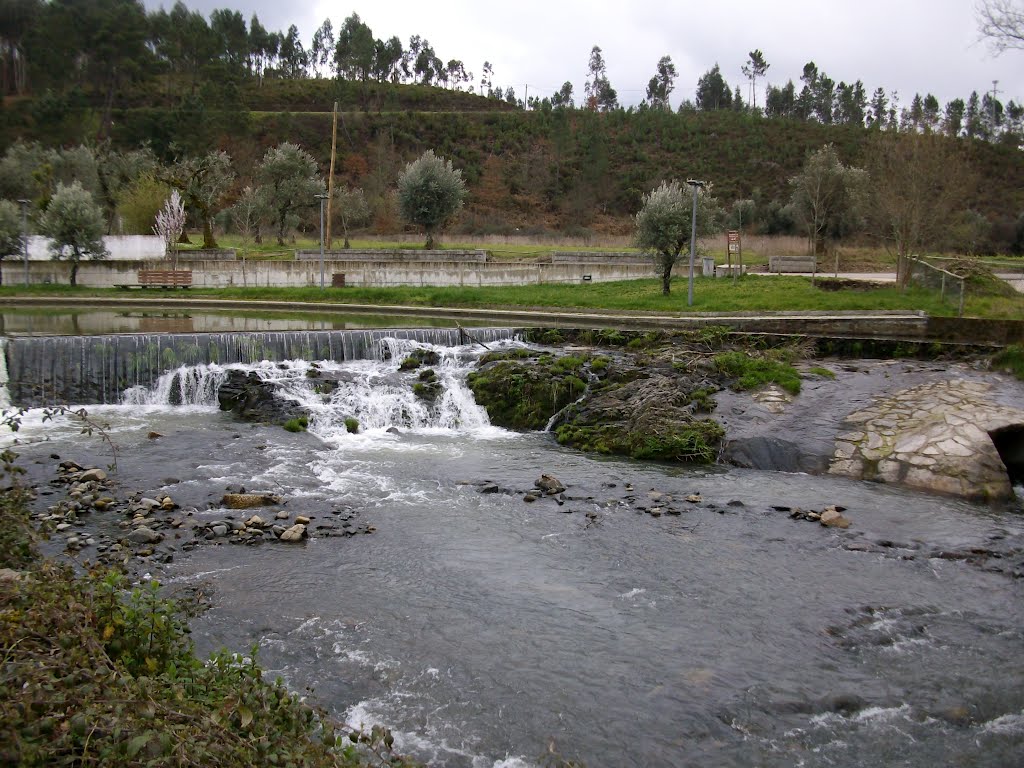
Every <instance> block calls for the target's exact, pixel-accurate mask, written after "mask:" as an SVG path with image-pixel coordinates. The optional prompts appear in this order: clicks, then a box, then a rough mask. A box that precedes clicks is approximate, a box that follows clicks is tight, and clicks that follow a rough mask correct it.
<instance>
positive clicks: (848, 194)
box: [789, 144, 868, 254]
mask: <svg viewBox="0 0 1024 768" xmlns="http://www.w3.org/2000/svg"><path fill="white" fill-rule="evenodd" d="M867 183H868V176H867V173H866V172H864V171H863V170H861V169H860V168H851V167H848V166H845V165H843V163H842V162H841V161H840V160H839V154H838V153H837V152H836V149H835V147H833V146H832V145H831V144H827V145H825V146H824V147H822V148H821V149H819V150H817V151H816V152H813V153H811V155H810V156H809V157H808V158H807V161H806V162H805V163H804V167H803V169H802V170H801V171H800V173H798V174H797V175H795V176H793V177H792V178H791V179H790V180H789V185H790V187H791V189H792V194H791V197H790V209H791V210H792V212H793V215H794V217H795V218H796V220H797V222H799V223H800V224H801V225H802V226H803V229H804V231H805V232H806V233H807V244H808V249H809V251H810V252H811V253H812V254H817V253H824V251H825V245H826V242H827V240H828V238H830V237H840V236H842V235H844V234H847V233H849V232H851V231H853V230H855V229H857V228H858V227H859V226H860V223H861V219H862V217H863V211H864V207H865V201H866V192H867Z"/></svg>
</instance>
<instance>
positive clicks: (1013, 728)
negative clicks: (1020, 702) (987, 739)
mask: <svg viewBox="0 0 1024 768" xmlns="http://www.w3.org/2000/svg"><path fill="white" fill-rule="evenodd" d="M981 732H982V733H998V734H1001V735H1009V734H1020V733H1024V711H1021V712H1020V714H1016V715H1003V716H1002V717H997V718H996V719H995V720H990V721H989V722H987V723H985V724H984V725H983V726H982V727H981Z"/></svg>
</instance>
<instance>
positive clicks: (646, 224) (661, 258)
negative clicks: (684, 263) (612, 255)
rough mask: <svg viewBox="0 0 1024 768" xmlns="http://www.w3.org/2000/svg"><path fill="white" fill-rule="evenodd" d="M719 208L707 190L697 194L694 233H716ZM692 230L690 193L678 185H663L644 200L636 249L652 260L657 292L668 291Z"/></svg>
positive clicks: (637, 223) (637, 229)
mask: <svg viewBox="0 0 1024 768" xmlns="http://www.w3.org/2000/svg"><path fill="white" fill-rule="evenodd" d="M721 213H722V210H721V206H720V205H719V204H718V200H717V199H716V198H715V197H713V196H712V195H711V190H710V188H709V187H699V188H698V191H697V231H698V232H699V233H700V234H701V235H708V234H711V233H713V232H716V231H718V229H719V225H720V221H721ZM692 228H693V193H692V192H691V191H690V189H689V188H688V187H687V188H684V187H683V186H682V185H681V184H680V183H679V182H678V181H663V182H662V183H661V186H659V187H658V188H657V189H654V190H652V191H651V192H650V193H649V194H647V195H645V196H644V199H643V205H642V206H641V208H640V212H639V213H638V214H637V215H636V245H637V247H638V248H640V250H642V251H644V252H645V253H650V254H652V255H653V256H654V260H655V264H656V266H657V269H658V272H659V274H660V275H661V292H662V293H663V294H665V295H666V296H667V295H668V294H669V292H670V291H671V287H672V267H674V266H675V263H676V261H678V259H679V254H680V253H682V251H683V248H685V247H686V246H687V245H688V244H689V242H690V233H691V231H692Z"/></svg>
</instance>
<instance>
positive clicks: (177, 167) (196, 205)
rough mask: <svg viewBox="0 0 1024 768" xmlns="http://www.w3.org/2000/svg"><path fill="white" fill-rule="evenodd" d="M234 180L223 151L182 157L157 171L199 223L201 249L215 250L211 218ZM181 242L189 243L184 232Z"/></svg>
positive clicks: (229, 158) (228, 156) (227, 155)
mask: <svg viewBox="0 0 1024 768" xmlns="http://www.w3.org/2000/svg"><path fill="white" fill-rule="evenodd" d="M234 179H235V170H234V168H233V167H232V165H231V155H229V154H228V153H227V152H224V151H215V152H208V153H206V154H205V155H203V156H202V157H188V158H182V159H179V160H178V161H176V162H175V163H174V164H173V165H172V166H171V167H170V168H168V169H163V170H161V172H160V180H161V181H163V182H164V183H166V184H167V185H168V186H169V187H172V188H174V189H180V190H181V196H182V198H183V199H184V200H185V208H186V209H187V210H189V211H191V212H192V213H193V214H195V215H196V216H197V217H198V218H199V220H200V221H202V223H203V248H216V247H217V241H216V239H214V236H213V217H214V216H215V215H216V214H217V212H218V211H220V209H221V204H222V203H223V201H224V198H225V196H226V195H227V193H228V191H229V190H230V189H231V185H232V183H233V182H234ZM182 242H188V236H187V235H186V234H185V233H182Z"/></svg>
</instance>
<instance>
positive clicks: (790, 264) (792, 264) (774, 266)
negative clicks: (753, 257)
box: [768, 256, 818, 274]
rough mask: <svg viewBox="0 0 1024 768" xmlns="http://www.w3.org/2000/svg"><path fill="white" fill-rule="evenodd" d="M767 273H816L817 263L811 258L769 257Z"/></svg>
mask: <svg viewBox="0 0 1024 768" xmlns="http://www.w3.org/2000/svg"><path fill="white" fill-rule="evenodd" d="M768 271H769V272H774V273H776V274H778V273H780V272H817V271H818V262H817V260H816V259H815V258H814V257H813V256H769V257H768Z"/></svg>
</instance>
